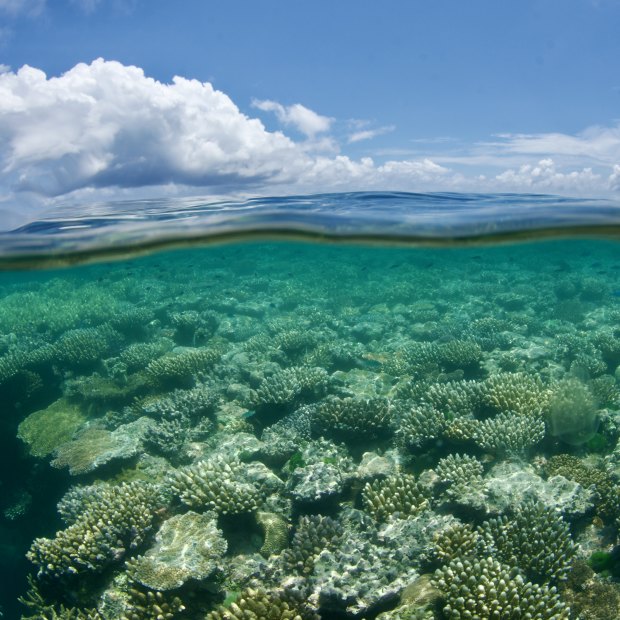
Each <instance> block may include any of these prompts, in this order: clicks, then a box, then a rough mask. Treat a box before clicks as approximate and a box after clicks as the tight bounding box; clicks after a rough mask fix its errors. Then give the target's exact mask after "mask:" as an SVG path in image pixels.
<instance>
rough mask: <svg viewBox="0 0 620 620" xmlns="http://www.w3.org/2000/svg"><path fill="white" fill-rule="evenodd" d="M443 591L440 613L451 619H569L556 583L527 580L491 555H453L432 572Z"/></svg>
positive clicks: (437, 584) (567, 610)
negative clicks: (542, 583)
mask: <svg viewBox="0 0 620 620" xmlns="http://www.w3.org/2000/svg"><path fill="white" fill-rule="evenodd" d="M435 584H436V586H437V587H438V588H439V589H440V590H441V591H442V592H443V594H444V597H445V604H444V606H443V610H442V611H443V616H444V617H445V618H450V619H454V620H461V619H462V620H465V619H470V620H474V619H479V620H483V619H490V618H497V619H498V620H500V619H501V620H503V619H504V618H536V619H538V620H568V619H569V617H570V616H569V609H568V608H567V607H566V605H565V604H564V603H563V602H562V601H561V600H560V595H559V594H558V591H557V590H556V588H555V587H549V586H546V585H542V586H541V585H538V584H534V583H531V582H528V581H526V580H525V579H524V578H523V576H522V575H521V574H520V573H519V570H518V569H516V568H511V567H509V566H506V565H505V564H501V563H500V562H498V561H497V560H495V559H494V558H492V557H485V558H481V559H468V558H464V559H460V558H456V559H454V560H452V561H451V562H450V563H449V564H447V565H446V566H444V567H443V568H441V569H438V570H437V572H436V573H435Z"/></svg>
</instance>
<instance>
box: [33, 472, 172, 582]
mask: <svg viewBox="0 0 620 620" xmlns="http://www.w3.org/2000/svg"><path fill="white" fill-rule="evenodd" d="M161 506H162V500H161V498H160V494H159V491H158V489H157V487H155V486H153V485H151V484H147V483H141V482H130V483H122V484H120V485H117V486H109V485H100V486H97V487H91V488H90V489H88V490H85V491H83V493H82V495H81V497H80V496H79V494H72V495H71V497H70V499H68V500H67V501H65V502H63V503H62V505H61V508H60V511H61V514H62V515H63V517H64V519H65V521H66V522H67V524H68V527H67V528H66V529H64V530H60V531H59V532H57V533H56V536H55V538H52V539H49V538H37V539H36V540H35V541H34V542H33V544H32V546H31V548H30V551H29V552H28V554H27V556H28V559H29V560H31V561H32V562H33V563H34V564H36V565H37V566H38V568H39V575H51V576H55V577H60V576H63V575H73V574H78V573H82V572H85V571H86V572H96V571H100V570H102V569H103V568H105V567H106V566H107V565H108V564H110V563H112V562H115V561H118V560H119V559H121V558H122V557H123V556H124V555H125V554H126V553H127V552H128V551H129V550H131V549H135V548H136V547H138V546H139V545H140V544H142V542H143V541H144V539H145V537H146V535H147V534H148V533H149V532H150V531H151V529H152V527H153V523H154V521H155V512H156V510H157V509H158V508H160V507H161ZM78 507H79V509H78Z"/></svg>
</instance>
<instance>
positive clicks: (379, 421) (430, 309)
mask: <svg viewBox="0 0 620 620" xmlns="http://www.w3.org/2000/svg"><path fill="white" fill-rule="evenodd" d="M174 207H175V205H174V204H173V203H165V204H164V203H159V204H155V203H149V204H142V205H136V204H133V205H124V206H118V205H115V206H111V205H99V206H97V207H94V208H92V209H91V210H90V211H89V212H88V213H87V214H86V215H85V216H84V217H80V218H79V219H76V218H75V217H73V218H71V219H70V218H68V217H67V214H55V215H54V216H53V217H50V218H48V219H47V220H43V221H41V222H37V223H33V224H32V225H30V226H27V227H24V228H22V229H20V230H19V231H14V232H13V233H6V234H5V235H4V238H3V257H4V264H5V266H6V267H7V270H5V271H4V272H3V273H1V274H0V290H1V292H2V295H1V297H0V402H1V403H2V410H3V411H2V413H3V415H2V416H1V420H2V425H3V428H2V438H3V449H2V450H1V451H0V455H1V457H0V458H2V467H1V468H0V471H2V494H1V495H0V498H1V504H2V505H1V506H0V509H1V511H0V512H1V514H2V517H1V524H0V545H1V546H2V558H3V569H2V570H3V574H2V579H0V587H1V588H2V593H1V596H2V601H1V604H2V608H3V610H4V613H5V617H9V618H19V617H20V616H23V617H25V618H29V617H36V618H82V617H84V618H105V619H106V620H108V619H112V618H124V617H126V618H140V619H141V618H149V619H150V618H156V617H166V618H205V617H209V618H213V619H215V618H229V617H231V618H237V617H244V618H245V617H248V618H252V617H257V618H260V617H265V618H271V617H273V618H288V617H291V618H292V617H301V618H304V619H305V618H327V619H329V618H369V619H370V618H381V619H388V618H437V619H441V618H459V617H462V618H465V617H470V616H468V615H467V613H477V614H478V616H479V617H483V618H487V617H489V618H491V617H500V618H509V617H510V618H512V617H524V616H523V614H525V613H532V614H533V616H532V617H539V618H569V617H571V618H577V617H584V618H614V617H620V588H619V584H618V579H619V578H620V561H619V560H618V557H617V556H618V553H617V547H616V543H617V535H618V527H619V526H620V492H619V491H618V484H617V480H618V475H620V446H618V439H619V437H620V327H619V325H620V252H619V246H618V243H617V241H615V240H614V239H613V235H614V234H615V226H616V225H617V221H618V213H619V211H618V209H617V208H616V207H615V206H614V205H612V204H609V203H604V202H587V201H570V200H567V199H557V198H554V197H534V196H522V197H519V196H493V197H489V196H486V197H481V196H462V195H441V196H439V195H435V196H416V195H411V196H408V195H403V194H382V195H377V194H373V195H369V194H349V195H339V196H337V195H333V196H321V197H295V198H291V199H288V200H287V199H277V200H271V201H268V200H263V201H254V202H250V203H238V204H231V203H228V204H226V205H222V204H220V205H217V206H209V205H197V204H193V205H177V209H176V211H177V212H178V215H175V208H174ZM520 214H521V217H520V216H519V215H520ZM586 233H587V237H586V238H584V236H585V235H586ZM266 237H268V238H266ZM293 237H296V238H293ZM607 237H609V238H607ZM326 238H329V240H331V241H335V240H337V239H338V238H340V239H342V238H344V239H345V240H348V241H352V240H354V241H357V243H356V244H354V245H348V244H347V245H343V244H337V243H318V241H321V240H325V239H326ZM539 238H543V240H538V241H536V242H534V241H533V239H539ZM455 239H458V240H460V241H461V242H462V243H461V244H454V243H453V241H454V240H455ZM209 240H210V241H218V242H219V243H216V244H207V245H196V246H192V244H193V243H194V242H199V241H200V242H201V243H203V242H205V241H209ZM507 240H513V241H519V243H516V242H515V243H510V244H506V243H502V244H499V243H498V242H499V241H507ZM396 241H398V242H399V245H398V246H396V245H395V242H396ZM407 241H416V242H417V243H416V244H412V245H409V244H407V243H406V242H407ZM479 241H480V242H483V243H482V244H478V243H476V244H474V242H479ZM171 245H175V246H183V247H181V248H180V249H175V250H171V249H170V248H169V247H166V246H171ZM433 245H435V246H438V247H432V246H433ZM439 246H440V247H439ZM147 248H148V249H149V250H154V249H157V248H159V249H158V250H157V251H152V253H150V254H149V255H147V256H138V255H136V256H133V257H130V258H125V259H122V260H116V261H113V262H95V263H93V264H79V263H80V262H82V261H84V260H86V262H88V261H89V260H91V259H97V258H102V256H104V255H105V254H116V255H118V256H120V255H121V254H122V253H125V252H129V251H136V250H140V249H142V250H144V249H147ZM138 253H139V252H138ZM118 256H117V258H118ZM71 262H76V263H77V264H75V265H74V266H73V267H70V268H65V269H47V270H35V271H33V270H31V271H20V270H11V269H10V268H11V267H13V268H17V267H24V266H30V265H32V264H35V263H36V264H38V265H48V266H49V265H50V264H52V265H53V264H54V263H63V264H66V263H71ZM59 502H60V504H59ZM57 505H58V506H57ZM26 554H28V557H26ZM485 562H486V564H485ZM485 566H486V568H485ZM593 569H594V570H593ZM485 571H486V573H485ZM485 574H486V576H485ZM28 575H31V578H32V581H31V583H30V586H29V585H28V581H27V576H28ZM494 580H495V581H494ZM528 583H529V584H533V585H527V584H528ZM503 584H504V585H503ZM505 584H507V585H505ZM524 584H525V585H524ZM504 587H505V588H506V589H507V592H506V594H505V595H504V594H502V592H501V590H502V588H504ZM29 588H30V593H27V591H28V589H29ZM248 588H252V589H253V590H251V591H249V590H248ZM526 590H527V591H528V592H529V596H530V598H529V599H528V600H525V599H524V597H525V594H524V593H525V591H526ZM257 591H259V592H260V593H257ZM132 592H133V594H132ZM136 592H139V594H136ZM155 592H159V593H160V594H154V593H155ZM149 593H150V594H149ZM18 596H21V597H22V599H24V598H25V599H26V600H27V601H28V602H29V605H23V604H19V603H18V602H17V597H18ZM148 596H151V597H160V598H158V599H157V601H158V602H157V604H156V605H155V604H152V605H151V606H150V607H149V606H148V605H147V604H145V603H144V597H148ZM516 596H518V600H517V598H515V597H516ZM287 597H288V598H287ZM285 600H286V601H287V604H288V605H289V607H292V608H294V610H295V614H297V616H295V615H286V614H287V613H289V612H283V611H282V608H283V607H282V606H283V605H284V603H283V601H285ZM235 601H236V602H235ZM265 601H267V602H265ZM222 603H223V604H224V605H225V607H223V608H221V607H220V605H221V604H222ZM253 605H254V607H252V606H253ZM259 605H263V607H260V610H262V611H260V610H259V611H256V609H257V608H258V607H256V606H259ZM264 605H267V606H268V605H271V606H272V607H271V608H269V609H270V610H269V611H265V610H266V609H267V607H265V606H264ZM278 605H280V607H278ZM494 606H495V607H494ZM569 608H570V609H571V611H570V612H569ZM243 609H245V610H246V612H245V613H246V614H249V612H248V611H247V609H253V610H254V612H253V613H254V614H255V615H254V616H252V615H241V614H242V611H240V610H243ZM468 609H469V611H467V610H468ZM493 609H499V611H498V613H499V615H498V616H494V615H493ZM157 610H159V611H157ZM162 610H163V611H162ZM472 610H473V611H472ZM158 613H159V614H161V615H160V616H158V615H157V614H158ZM210 613H211V614H214V615H212V616H208V614H210ZM54 614H55V615H54ZM80 614H82V615H80ZM89 614H90V615H89ZM166 614H168V615H166ZM235 614H237V615H235ZM270 614H271V615H270ZM511 614H512V615H511ZM518 614H521V615H518ZM536 614H539V615H536Z"/></svg>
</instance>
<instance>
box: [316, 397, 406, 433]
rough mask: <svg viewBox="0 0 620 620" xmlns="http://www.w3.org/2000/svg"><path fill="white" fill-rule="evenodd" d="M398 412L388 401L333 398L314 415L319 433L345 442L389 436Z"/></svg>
mask: <svg viewBox="0 0 620 620" xmlns="http://www.w3.org/2000/svg"><path fill="white" fill-rule="evenodd" d="M393 413H394V411H393V408H392V406H391V403H390V401H389V400H388V399H387V398H382V397H374V398H330V399H328V400H326V401H323V402H322V403H320V404H319V405H318V406H317V407H316V410H315V412H314V419H313V423H314V427H315V430H316V431H317V432H318V433H321V434H325V435H331V434H334V435H337V436H338V437H340V438H342V439H343V440H351V438H352V437H353V438H376V437H383V436H385V435H386V434H389V432H390V428H391V426H392V415H393Z"/></svg>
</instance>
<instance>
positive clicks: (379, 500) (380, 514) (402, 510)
mask: <svg viewBox="0 0 620 620" xmlns="http://www.w3.org/2000/svg"><path fill="white" fill-rule="evenodd" d="M362 500H363V503H364V508H365V509H366V510H367V512H368V513H369V514H370V515H372V517H373V518H374V519H375V520H376V521H385V520H386V519H388V517H390V516H392V515H393V516H395V517H398V518H401V519H404V518H407V517H408V516H410V515H414V514H417V513H418V512H420V511H422V510H425V509H426V508H428V507H429V505H430V503H429V499H428V497H427V496H426V493H425V491H424V490H423V488H422V487H421V486H420V485H419V484H418V482H416V479H415V476H413V475H411V474H398V475H395V476H390V477H388V478H385V479H383V480H381V479H380V480H375V481H374V482H367V483H366V484H365V485H364V489H363V491H362Z"/></svg>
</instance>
